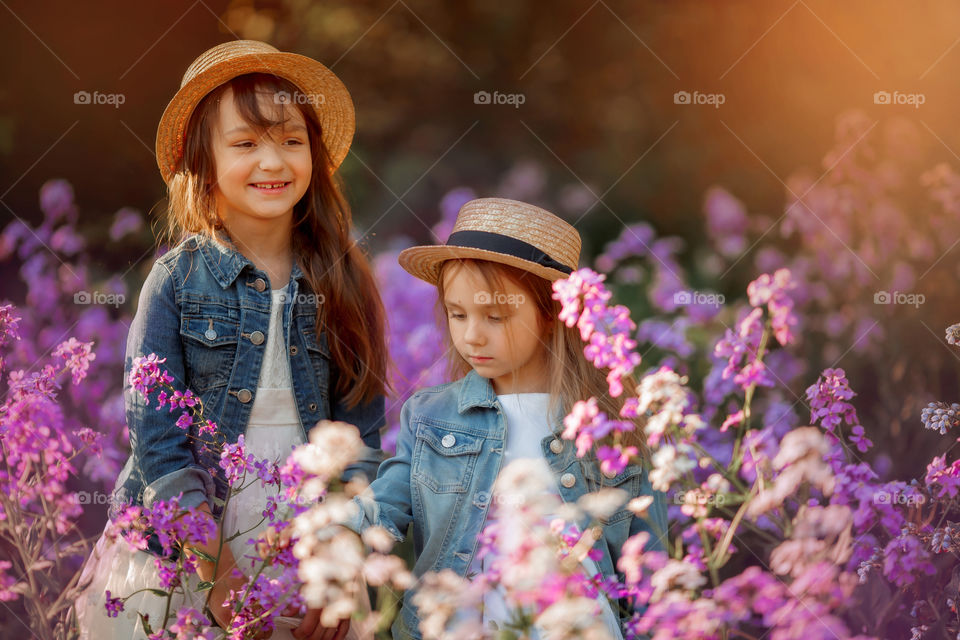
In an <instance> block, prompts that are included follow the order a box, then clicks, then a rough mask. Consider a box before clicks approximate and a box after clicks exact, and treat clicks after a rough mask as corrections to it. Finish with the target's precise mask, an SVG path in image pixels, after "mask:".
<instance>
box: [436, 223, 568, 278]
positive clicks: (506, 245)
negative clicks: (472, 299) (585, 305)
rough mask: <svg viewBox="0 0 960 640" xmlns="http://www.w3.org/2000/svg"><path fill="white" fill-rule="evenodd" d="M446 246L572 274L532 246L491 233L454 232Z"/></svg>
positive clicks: (564, 266) (565, 266)
mask: <svg viewBox="0 0 960 640" xmlns="http://www.w3.org/2000/svg"><path fill="white" fill-rule="evenodd" d="M447 246H448V247H464V248H469V249H483V250H486V251H493V252H495V253H503V254H506V255H508V256H513V257H515V258H520V259H521V260H526V261H528V262H534V263H536V264H539V265H540V266H542V267H547V268H549V269H556V270H557V271H561V272H563V273H566V274H570V273H573V269H571V268H570V267H568V266H567V265H565V264H563V263H562V262H558V261H556V260H554V259H553V258H551V257H550V256H549V255H547V254H546V253H544V252H543V251H541V250H540V249H538V248H536V247H535V246H533V245H532V244H529V243H527V242H524V241H523V240H518V239H517V238H511V237H510V236H505V235H503V234H500V233H493V232H492V231H473V230H466V231H455V232H453V233H451V234H450V237H449V238H447Z"/></svg>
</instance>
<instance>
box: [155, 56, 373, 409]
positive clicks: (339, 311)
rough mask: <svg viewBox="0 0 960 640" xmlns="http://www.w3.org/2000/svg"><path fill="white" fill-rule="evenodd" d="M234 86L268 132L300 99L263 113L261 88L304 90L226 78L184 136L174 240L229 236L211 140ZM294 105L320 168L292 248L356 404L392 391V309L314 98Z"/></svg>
mask: <svg viewBox="0 0 960 640" xmlns="http://www.w3.org/2000/svg"><path fill="white" fill-rule="evenodd" d="M228 88H229V89H232V90H233V100H234V102H235V104H236V106H237V109H238V111H239V113H240V115H241V117H242V118H243V119H244V120H245V121H246V122H247V124H249V125H250V126H251V127H253V129H254V130H255V131H256V132H257V133H258V134H260V135H264V134H265V133H266V132H267V131H268V130H269V129H271V128H272V127H274V126H277V125H279V124H281V123H283V122H284V121H286V119H287V113H286V109H287V108H290V107H291V106H294V105H291V104H288V103H283V102H281V103H280V104H279V107H280V109H281V111H280V114H279V116H280V119H279V120H277V119H274V118H273V117H271V115H270V114H266V113H263V111H262V110H261V108H260V102H259V99H258V94H260V95H262V94H263V93H264V92H266V93H268V94H270V95H276V94H277V92H280V91H286V92H287V93H288V94H289V95H296V94H297V93H298V92H299V89H298V88H297V87H296V86H295V85H294V84H293V83H291V82H289V81H287V80H285V79H283V78H279V77H277V76H273V75H270V74H263V73H252V74H247V75H242V76H238V77H236V78H233V79H232V80H229V81H227V82H225V83H224V84H222V85H220V86H219V87H217V88H216V89H214V90H213V91H211V92H210V93H209V94H207V95H206V96H205V97H204V99H203V100H202V101H201V102H200V104H199V105H197V108H196V109H195V110H194V112H193V114H192V115H191V117H190V121H189V123H188V125H187V129H186V135H185V136H184V153H183V159H182V160H181V163H180V166H179V167H178V171H177V173H176V174H175V175H174V177H173V179H172V180H171V181H170V184H169V185H168V198H169V203H168V209H167V238H166V239H167V242H168V243H170V244H171V245H173V244H175V243H176V242H178V241H179V240H181V239H182V238H183V237H185V236H187V235H189V234H194V233H199V234H201V235H204V236H206V237H209V238H213V237H217V236H221V233H220V230H221V229H222V228H223V225H222V222H221V220H220V218H219V216H218V214H217V210H216V204H215V200H214V195H213V193H214V186H215V183H216V176H217V172H216V167H215V166H214V158H213V152H212V145H211V142H212V137H213V131H214V127H215V126H216V123H217V119H218V116H219V103H220V99H221V98H222V97H223V95H224V93H225V92H226V91H227V89H228ZM294 104H295V107H296V108H297V109H299V110H300V113H301V114H302V115H303V118H304V121H305V122H306V126H307V135H308V137H309V140H310V154H311V156H312V160H313V173H312V176H311V178H310V186H309V187H308V189H307V192H306V194H304V196H303V198H301V199H300V201H299V202H297V204H296V205H294V208H293V213H294V222H293V239H292V249H293V253H294V255H295V256H296V260H297V264H298V265H299V266H300V270H301V271H303V274H304V277H305V278H306V281H307V284H308V287H309V289H310V291H311V292H313V293H316V294H320V293H322V294H323V304H320V305H318V308H317V318H316V327H317V335H319V334H320V331H321V329H322V328H326V329H327V337H328V344H329V347H330V356H331V358H332V360H333V364H334V366H335V367H336V368H337V370H338V371H339V372H340V375H339V376H338V379H337V386H336V392H337V393H339V394H340V395H341V396H342V397H343V399H344V402H345V403H346V404H347V406H350V407H353V406H356V405H357V404H359V403H360V402H367V401H370V400H372V399H374V398H375V397H376V396H378V395H381V394H384V393H385V392H386V389H387V383H386V382H385V380H386V368H387V347H386V339H385V323H386V319H385V313H384V309H383V303H382V301H381V299H380V293H379V291H378V289H377V284H376V281H375V279H374V276H373V271H372V269H371V267H370V263H369V261H368V260H367V258H366V256H365V255H364V254H363V252H362V251H361V250H360V248H359V247H358V246H357V243H355V242H354V241H353V240H352V239H351V238H350V230H351V224H352V219H351V215H350V207H349V205H348V204H347V201H346V199H345V198H344V196H343V189H342V183H341V181H340V178H339V174H337V173H336V172H335V171H333V170H331V162H330V156H329V153H328V152H327V148H326V147H325V146H324V144H323V139H322V136H321V128H320V121H319V120H318V119H317V116H316V113H315V112H314V110H313V108H312V107H311V106H310V105H309V104H303V103H299V102H297V103H294Z"/></svg>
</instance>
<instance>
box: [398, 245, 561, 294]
mask: <svg viewBox="0 0 960 640" xmlns="http://www.w3.org/2000/svg"><path fill="white" fill-rule="evenodd" d="M464 259H473V260H487V261H489V262H498V263H500V264H505V265H509V266H511V267H517V268H518V269H523V270H524V271H529V272H530V273H532V274H534V275H537V276H540V277H541V278H544V279H546V280H549V281H551V282H553V281H555V280H562V279H564V278H566V277H568V276H569V275H570V274H568V273H564V272H563V271H560V270H559V269H554V268H552V267H545V266H543V265H540V264H537V263H536V262H531V261H530V260H524V259H523V258H516V257H514V256H511V255H507V254H504V253H498V252H496V251H488V250H486V249H475V248H473V247H457V246H450V245H435V246H423V247H410V248H409V249H404V250H403V251H401V252H400V254H399V255H398V256H397V261H398V262H399V263H400V266H401V267H403V268H404V270H406V271H407V273H409V274H410V275H412V276H415V277H417V278H420V279H421V280H423V281H424V282H429V283H430V284H432V285H436V284H438V282H439V280H440V268H441V267H442V266H443V263H444V262H446V261H447V260H464Z"/></svg>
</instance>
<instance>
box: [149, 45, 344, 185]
mask: <svg viewBox="0 0 960 640" xmlns="http://www.w3.org/2000/svg"><path fill="white" fill-rule="evenodd" d="M246 73H269V74H273V75H275V76H279V77H281V78H285V79H287V80H289V81H290V82H292V83H293V84H295V85H296V86H297V87H298V88H299V89H300V91H301V92H302V93H303V94H304V96H305V98H299V97H298V99H306V100H308V101H309V104H311V105H312V106H313V108H314V110H315V111H316V112H317V117H318V118H319V119H320V125H321V128H322V131H323V142H324V144H325V145H326V147H327V150H328V151H329V152H330V160H331V161H332V162H333V167H334V168H337V167H339V166H340V163H341V162H343V159H344V158H346V157H347V151H349V150H350V142H351V141H352V140H353V131H354V123H355V121H354V113H353V101H352V100H351V98H350V93H349V92H348V91H347V88H346V87H345V86H344V85H343V83H342V82H341V81H340V78H338V77H337V76H335V75H334V74H333V72H332V71H330V69H328V68H326V67H325V66H323V65H322V64H320V63H319V62H317V61H316V60H314V59H312V58H308V57H306V56H301V55H297V54H295V53H284V52H282V51H279V50H278V49H276V48H275V47H272V46H270V45H269V44H267V43H265V42H259V41H257V40H233V41H231V42H224V43H223V44H219V45H217V46H215V47H213V48H212V49H208V50H207V51H204V52H203V53H202V54H200V56H199V57H198V58H197V59H196V60H194V61H193V62H192V63H191V64H190V66H189V67H187V72H186V73H184V74H183V80H181V81H180V90H179V91H177V94H176V95H175V96H173V100H171V101H170V104H168V105H167V108H166V110H164V112H163V116H161V118H160V125H159V126H158V127H157V145H156V148H157V165H159V167H160V173H161V174H162V175H163V180H164V182H167V183H169V182H170V179H171V178H172V177H173V175H174V173H176V170H177V165H178V164H179V162H180V158H181V157H182V156H183V136H184V132H185V131H186V128H187V123H188V122H189V121H190V115H191V114H192V113H193V110H194V109H195V108H196V106H197V104H199V103H200V101H201V100H202V99H203V97H204V96H206V95H207V94H208V93H210V92H211V91H212V90H214V89H215V88H217V87H218V86H220V85H221V84H223V83H224V82H227V81H228V80H230V79H232V78H235V77H237V76H241V75H244V74H246Z"/></svg>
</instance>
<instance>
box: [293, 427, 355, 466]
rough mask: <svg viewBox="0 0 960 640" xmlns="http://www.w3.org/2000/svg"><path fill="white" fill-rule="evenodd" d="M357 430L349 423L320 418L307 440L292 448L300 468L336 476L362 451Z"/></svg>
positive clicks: (294, 458) (295, 460)
mask: <svg viewBox="0 0 960 640" xmlns="http://www.w3.org/2000/svg"><path fill="white" fill-rule="evenodd" d="M363 447H364V444H363V440H361V439H360V432H359V431H357V428H356V427H355V426H353V425H352V424H347V423H346V422H334V421H331V420H321V421H320V422H318V423H317V424H316V426H315V427H313V429H311V430H310V442H309V443H308V444H303V445H300V446H299V447H297V448H296V449H294V451H293V453H292V454H291V455H292V456H293V460H294V462H296V463H297V464H298V465H299V466H300V468H301V469H303V470H304V471H305V472H306V473H308V474H314V475H317V476H320V477H321V478H335V477H337V476H339V475H340V474H341V473H343V470H344V469H346V468H347V466H349V465H350V464H351V463H353V462H355V461H356V460H357V458H359V457H360V454H361V453H362V452H363Z"/></svg>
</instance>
